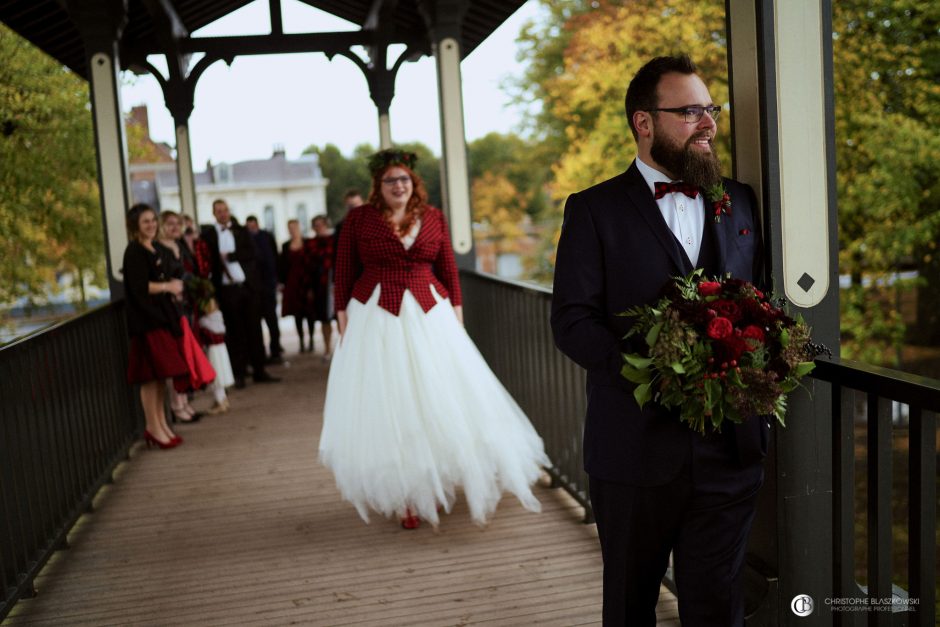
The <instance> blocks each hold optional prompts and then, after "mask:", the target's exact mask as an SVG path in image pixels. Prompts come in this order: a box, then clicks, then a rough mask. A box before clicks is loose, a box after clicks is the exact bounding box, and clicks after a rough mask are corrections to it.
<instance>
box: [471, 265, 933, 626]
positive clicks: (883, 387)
mask: <svg viewBox="0 0 940 627" xmlns="http://www.w3.org/2000/svg"><path fill="white" fill-rule="evenodd" d="M461 285H462V286H463V288H464V294H465V298H464V312H465V319H466V326H467V331H468V332H469V333H470V335H471V336H472V337H473V340H474V342H476V344H477V346H478V347H479V349H480V351H481V352H482V353H483V355H484V357H485V358H486V360H487V362H488V363H489V364H490V367H491V368H492V369H493V371H494V372H495V373H496V374H497V376H498V377H499V378H500V380H501V381H502V382H503V384H504V385H505V386H506V388H507V389H508V390H509V392H510V393H511V394H512V395H513V397H514V398H515V399H516V401H517V402H518V403H519V405H520V406H521V407H522V409H523V410H525V412H526V414H528V416H529V419H530V420H531V421H532V423H533V425H534V426H535V428H536V430H538V432H539V434H540V435H541V436H542V438H543V440H544V441H545V448H546V453H548V456H549V458H550V459H551V460H552V463H553V464H554V466H553V467H552V468H551V469H549V471H550V473H551V474H552V476H553V479H554V480H555V481H556V482H557V484H558V485H560V486H561V487H564V488H565V489H566V490H567V491H568V492H569V493H571V494H572V495H573V496H574V497H575V498H576V499H577V500H578V501H579V502H580V503H581V504H582V505H584V507H585V510H586V517H587V520H588V521H589V520H590V519H591V517H592V515H591V508H590V501H589V498H588V484H587V475H586V474H585V473H584V471H583V470H582V465H581V441H582V431H583V416H584V409H585V408H584V383H585V375H584V372H583V371H581V369H580V368H578V367H577V366H576V365H575V364H574V363H573V362H571V361H570V360H569V359H567V358H566V357H564V356H563V355H562V354H561V353H560V352H559V351H558V350H556V349H555V345H554V341H553V339H552V334H551V329H550V327H549V314H550V309H551V290H550V289H547V288H543V287H538V286H534V285H531V284H525V283H520V282H514V281H507V280H505V279H500V278H496V277H493V276H490V275H484V274H479V273H475V272H470V271H462V272H461ZM811 376H812V377H814V378H816V379H818V380H820V381H825V382H829V383H831V384H832V399H833V411H832V420H833V450H832V466H833V479H832V485H833V520H832V531H833V543H834V555H833V560H834V573H835V574H834V579H835V582H834V586H833V589H834V595H833V596H834V598H840V599H865V598H867V599H868V600H869V601H868V602H869V603H870V602H871V601H872V600H873V599H879V600H882V599H885V598H891V596H892V592H897V591H898V589H897V588H896V587H893V586H892V577H891V566H892V563H891V548H892V543H893V539H892V535H891V522H892V521H891V518H892V511H891V506H892V493H891V487H892V476H891V475H892V414H891V409H892V401H894V402H900V403H904V404H906V406H908V407H909V421H910V425H909V434H910V437H909V447H910V448H909V470H908V477H907V479H908V486H909V489H908V495H907V496H908V512H907V514H908V520H909V528H908V534H909V546H908V556H909V562H908V564H909V572H908V582H909V583H908V590H907V591H906V592H904V591H902V592H904V593H905V594H907V596H908V598H909V599H912V600H913V599H916V602H917V605H906V606H904V608H903V609H905V610H906V611H905V613H903V614H900V613H899V612H883V611H882V612H879V611H872V612H867V613H860V612H854V613H853V612H834V615H835V620H836V624H837V625H856V624H861V621H862V617H863V616H866V617H867V618H868V620H869V624H871V625H900V624H904V625H911V626H914V625H916V626H919V627H925V626H926V625H934V620H935V616H936V610H935V605H936V585H937V573H936V551H937V544H936V536H935V533H936V529H935V526H936V513H937V512H936V510H937V501H936V494H937V492H936V490H937V476H936V474H937V464H936V459H937V447H936V429H937V421H936V414H935V412H937V411H940V381H936V380H932V379H927V378H924V377H917V376H914V375H908V374H905V373H901V372H897V371H893V370H888V369H885V368H878V367H874V366H868V365H866V364H860V363H853V362H840V361H838V360H834V361H826V360H818V361H817V368H816V370H815V371H814V372H813V373H812V375H811ZM852 390H860V391H863V392H864V393H865V394H866V403H867V408H868V410H867V412H868V413H867V415H868V416H871V417H873V418H874V419H872V420H868V433H867V442H868V450H869V455H868V461H867V480H868V485H869V489H868V497H867V498H868V503H867V513H868V527H869V532H868V549H867V553H868V582H869V585H868V586H867V590H866V589H863V588H862V587H860V586H859V585H858V584H857V583H856V578H855V557H854V542H855V528H854V513H855V509H854V498H855V486H856V476H855V462H856V457H855V455H856V453H855V435H854V434H855V427H856V414H857V412H856V404H855V398H854V392H852ZM904 603H906V602H905V601H903V600H901V601H899V602H898V606H899V607H898V609H901V606H902V605H903V604H904ZM898 615H900V616H903V619H898V620H895V619H894V618H892V616H898Z"/></svg>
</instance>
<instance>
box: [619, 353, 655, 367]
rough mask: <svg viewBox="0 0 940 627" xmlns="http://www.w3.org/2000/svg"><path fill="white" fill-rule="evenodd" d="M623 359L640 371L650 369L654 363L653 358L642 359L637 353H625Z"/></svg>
mask: <svg viewBox="0 0 940 627" xmlns="http://www.w3.org/2000/svg"><path fill="white" fill-rule="evenodd" d="M623 358H624V359H625V360H627V363H628V364H630V365H631V366H633V367H634V368H639V369H640V370H645V369H647V368H649V367H650V364H652V363H653V360H652V358H650V357H641V356H640V355H637V354H636V353H624V355H623Z"/></svg>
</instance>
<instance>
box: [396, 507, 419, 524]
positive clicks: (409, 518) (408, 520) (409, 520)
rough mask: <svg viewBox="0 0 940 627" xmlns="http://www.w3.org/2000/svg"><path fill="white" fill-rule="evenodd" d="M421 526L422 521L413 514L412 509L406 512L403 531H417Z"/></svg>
mask: <svg viewBox="0 0 940 627" xmlns="http://www.w3.org/2000/svg"><path fill="white" fill-rule="evenodd" d="M420 526H421V519H420V518H418V517H417V516H415V515H414V514H412V513H411V510H410V509H406V510H405V517H404V518H402V519H401V527H402V529H417V528H418V527H420Z"/></svg>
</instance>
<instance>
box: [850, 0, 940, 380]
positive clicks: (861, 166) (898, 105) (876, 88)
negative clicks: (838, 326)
mask: <svg viewBox="0 0 940 627" xmlns="http://www.w3.org/2000/svg"><path fill="white" fill-rule="evenodd" d="M938 29H940V5H937V3H936V2H930V1H926V0H881V1H880V2H877V3H872V2H865V1H862V0H846V1H844V2H838V3H833V57H834V59H833V68H834V75H835V94H836V144H837V145H836V159H837V166H838V168H837V185H838V202H839V266H840V270H841V271H842V272H843V273H847V274H850V275H851V276H852V278H853V286H852V287H851V289H850V293H846V294H845V295H844V298H843V303H842V309H843V324H842V327H843V354H845V355H847V356H849V357H855V358H869V359H871V360H872V361H873V362H874V363H895V362H896V361H897V360H896V356H897V354H898V348H899V346H900V343H901V341H902V338H903V335H904V330H905V327H904V324H903V322H902V321H901V319H900V317H899V316H898V315H897V313H896V312H894V313H892V314H891V315H887V314H885V313H884V311H883V309H884V306H885V305H884V301H885V300H886V299H887V301H888V302H889V303H891V302H892V301H895V300H896V298H897V295H896V294H893V292H894V291H895V290H899V289H902V288H900V287H895V288H885V287H884V286H877V285H876V286H873V287H863V286H862V278H863V277H867V278H869V279H875V280H880V279H883V278H884V277H885V275H887V274H889V273H893V272H896V271H897V270H899V269H903V268H910V267H913V268H916V269H918V271H919V275H920V278H921V281H920V286H919V294H920V298H919V302H920V303H921V311H920V316H921V324H920V330H919V331H920V332H919V333H917V334H916V335H917V336H918V338H919V339H920V341H923V342H932V343H934V344H937V343H940V317H938V314H937V311H938V308H940V272H938V271H937V268H938V265H937V250H936V243H937V241H938V239H940V131H938V130H937V129H938V124H940V39H938V38H937V31H938ZM885 292H890V293H887V294H886V293H885ZM873 353H874V354H880V355H881V358H879V359H876V358H873V357H872V355H873Z"/></svg>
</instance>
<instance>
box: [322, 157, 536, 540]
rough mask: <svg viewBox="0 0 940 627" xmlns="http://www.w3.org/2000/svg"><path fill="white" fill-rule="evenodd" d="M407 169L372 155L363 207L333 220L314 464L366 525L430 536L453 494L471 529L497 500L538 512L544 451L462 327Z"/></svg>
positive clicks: (446, 245)
mask: <svg viewBox="0 0 940 627" xmlns="http://www.w3.org/2000/svg"><path fill="white" fill-rule="evenodd" d="M415 160H416V156H415V155H414V154H413V153H409V152H404V151H400V150H385V151H382V152H379V153H378V154H376V155H374V156H373V157H372V158H371V160H370V162H369V167H370V170H371V173H372V192H371V194H370V196H369V202H368V203H367V204H365V205H362V206H360V207H356V208H354V209H352V210H351V211H350V212H349V214H348V215H347V216H346V218H345V220H344V221H343V228H342V231H341V233H340V240H339V244H338V248H337V258H336V265H335V275H334V276H335V304H336V317H337V322H338V324H339V331H340V334H341V341H340V345H339V347H338V349H337V351H336V354H335V356H334V358H333V363H332V367H331V368H330V374H329V381H328V383H327V393H326V403H325V407H324V411H323V417H324V421H323V432H322V433H321V435H320V460H321V461H322V462H323V464H325V465H326V466H327V467H328V468H330V470H331V471H332V472H333V474H334V476H335V478H336V483H337V486H338V487H339V490H340V492H341V493H342V495H343V498H345V499H346V500H348V501H350V502H351V503H352V504H353V505H354V506H355V507H356V510H357V511H358V512H359V515H360V516H361V517H362V519H363V520H364V521H366V522H369V511H370V510H374V511H377V512H379V513H381V514H383V515H385V516H397V517H399V519H400V520H401V523H402V526H403V527H404V528H406V529H415V528H417V527H418V526H419V525H420V520H421V519H424V520H426V521H428V522H430V523H431V524H432V525H435V526H436V525H437V524H438V522H439V520H438V511H439V510H440V509H443V510H445V511H448V512H449V511H450V508H451V507H452V505H453V503H454V500H455V498H456V491H457V488H458V487H460V488H461V489H462V491H463V493H464V496H465V498H466V499H467V503H468V505H469V509H470V515H471V517H472V518H473V520H474V521H476V522H477V523H479V524H483V523H485V522H486V520H487V518H488V517H489V516H490V515H491V514H492V513H493V512H494V511H495V510H496V505H497V503H498V502H499V500H500V498H501V496H502V494H503V492H504V491H508V492H512V493H513V494H514V495H516V497H517V498H518V499H519V500H520V502H521V503H522V505H523V506H524V507H526V508H527V509H529V510H531V511H539V509H540V508H539V502H538V501H537V500H536V498H535V497H534V496H533V494H532V490H531V486H532V484H533V483H534V482H535V481H536V480H537V479H538V477H539V475H540V472H541V471H540V467H542V466H547V465H548V463H549V462H548V458H547V457H546V455H545V452H544V448H543V445H542V440H541V438H539V436H538V434H537V433H536V432H535V429H533V427H532V425H531V424H530V423H529V420H528V419H527V418H526V416H525V414H524V413H523V412H522V410H521V409H520V408H519V406H518V405H517V404H516V402H515V401H514V400H513V399H512V397H511V396H510V395H509V393H508V392H507V391H506V390H505V388H503V386H502V384H500V382H499V381H498V380H497V378H496V376H495V375H494V374H493V373H492V371H491V370H490V369H489V367H488V366H487V365H486V362H485V361H484V360H483V357H482V356H481V355H480V353H479V351H478V350H477V348H476V346H474V344H473V342H472V341H471V340H470V337H469V336H468V335H467V333H466V331H464V329H463V311H462V308H461V295H460V283H459V280H458V274H457V265H456V262H455V260H454V253H453V249H452V248H451V246H450V236H449V233H448V230H447V224H446V222H445V220H444V215H443V213H442V212H441V211H440V210H439V209H437V208H434V207H432V206H430V205H428V204H427V195H426V192H425V190H424V184H423V182H422V181H421V179H420V177H418V175H417V174H416V173H415V172H414V164H415Z"/></svg>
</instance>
